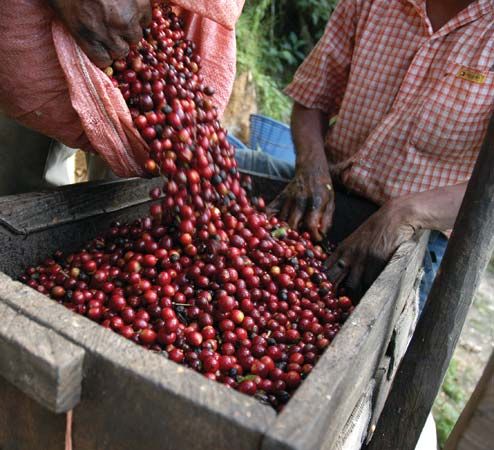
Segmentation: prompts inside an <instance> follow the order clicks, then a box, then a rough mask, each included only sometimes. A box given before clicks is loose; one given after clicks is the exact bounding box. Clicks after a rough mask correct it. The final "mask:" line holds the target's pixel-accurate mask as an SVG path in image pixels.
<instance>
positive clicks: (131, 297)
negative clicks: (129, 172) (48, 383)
mask: <svg viewBox="0 0 494 450" xmlns="http://www.w3.org/2000/svg"><path fill="white" fill-rule="evenodd" d="M106 72H107V74H108V75H109V76H110V77H111V78H112V80H113V83H114V85H115V86H116V87H118V88H119V89H120V90H121V92H122V95H123V97H124V98H125V100H126V102H127V104H128V105H129V109H130V112H131V115H132V118H133V120H134V123H135V126H136V127H137V129H138V130H139V131H140V134H141V135H142V137H143V138H144V139H145V140H146V142H147V143H148V144H149V148H150V153H149V160H148V161H146V163H145V170H146V171H147V172H148V173H149V174H150V175H151V176H161V177H162V179H163V187H162V189H159V188H156V189H153V190H152V191H151V192H150V196H151V199H153V200H154V202H153V204H152V205H151V207H150V214H149V217H144V218H140V219H138V220H136V221H135V222H133V223H129V224H124V223H115V224H113V226H112V227H111V228H110V229H109V230H108V231H107V232H106V233H105V234H104V235H102V236H99V237H97V238H96V239H94V240H93V241H92V242H90V243H88V244H87V245H86V246H85V247H84V248H83V249H82V250H81V251H79V252H77V253H72V254H69V255H65V254H63V253H62V252H60V251H59V252H57V253H56V254H55V255H54V256H53V258H49V259H46V260H45V261H43V262H42V263H41V264H40V265H39V266H37V267H31V268H28V269H27V271H26V272H25V274H24V275H22V276H21V280H22V281H23V282H25V283H27V284H28V285H29V286H31V287H32V288H34V289H37V290H38V291H39V292H41V293H43V294H46V295H48V296H50V297H51V298H53V299H54V300H56V301H58V302H59V303H61V304H63V305H64V306H66V307H67V308H69V309H71V310H73V311H74V312H76V313H78V314H82V315H85V316H86V317H88V318H89V319H91V320H93V321H95V322H98V323H100V324H101V325H102V326H104V327H106V328H109V329H112V330H113V331H115V332H116V333H119V334H120V335H122V336H124V337H125V338H127V339H130V340H132V341H134V342H135V343H137V344H140V345H142V346H144V347H146V348H148V349H150V350H152V351H155V352H158V353H161V354H163V355H164V356H166V357H168V358H169V359H171V360H172V361H175V362H176V363H179V364H183V365H185V366H187V367H190V368H192V369H194V370H196V371H198V372H200V373H203V374H204V375H205V376H206V377H208V378H210V379H211V380H217V381H219V382H221V383H223V384H225V385H227V386H229V387H232V388H234V389H237V390H239V391H240V392H243V393H244V394H248V395H252V396H256V397H257V398H258V399H259V400H261V401H263V402H265V403H267V404H270V405H272V406H273V407H275V408H276V409H278V410H280V409H281V408H282V407H283V405H284V404H286V402H287V401H288V400H289V398H290V396H291V395H292V394H293V392H294V391H295V390H296V389H297V387H298V386H299V385H300V383H301V382H302V380H303V379H304V378H305V377H306V376H307V375H308V374H309V373H310V372H311V370H312V368H313V367H314V365H315V364H316V362H317V360H318V358H319V357H320V355H321V354H322V353H323V351H324V350H325V349H326V347H328V345H329V344H330V343H331V341H332V339H333V338H334V337H335V335H336V334H337V332H338V331H339V329H340V327H341V325H342V323H343V322H344V321H345V319H346V318H347V317H348V316H349V314H350V313H351V312H352V310H353V305H352V302H351V301H350V300H349V299H348V297H345V296H342V297H338V295H337V293H336V292H334V291H333V287H332V285H331V283H330V282H328V280H327V278H326V275H325V273H324V267H323V262H324V261H325V260H326V258H327V254H326V253H325V251H324V250H323V249H322V248H321V247H320V246H317V245H314V244H313V243H312V242H311V241H310V238H309V235H308V234H307V233H299V232H297V231H294V230H291V229H289V228H288V227H287V226H286V225H285V224H283V223H280V222H279V221H278V219H276V217H269V216H268V215H267V214H266V213H265V212H263V211H264V202H263V200H262V198H256V199H250V198H249V193H250V191H251V189H252V186H251V180H250V179H248V178H247V179H242V178H241V176H240V174H239V172H238V170H237V164H236V161H235V157H234V156H235V154H234V149H233V148H232V147H231V146H230V145H229V143H228V140H227V136H226V132H225V131H224V130H223V129H222V128H221V126H220V124H219V122H218V120H217V112H216V109H215V107H214V105H213V101H212V96H213V92H212V90H211V89H209V88H208V87H205V86H204V80H203V77H202V76H201V59H200V57H199V56H198V55H197V54H196V52H195V45H194V43H193V42H190V41H188V40H186V39H185V33H184V29H183V24H182V22H181V20H180V19H179V18H178V17H177V16H176V15H175V14H174V13H173V12H172V10H171V9H170V8H169V7H168V6H167V5H165V4H163V3H162V2H157V3H155V4H154V7H153V22H152V24H151V26H150V27H149V28H148V29H146V30H144V38H143V39H142V41H141V42H140V43H139V44H138V45H137V46H135V48H133V49H132V50H131V52H130V54H129V56H128V57H127V59H126V60H119V61H116V62H115V63H114V64H113V67H112V68H109V69H108V70H107V71H106Z"/></svg>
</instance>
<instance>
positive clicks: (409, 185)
mask: <svg viewBox="0 0 494 450" xmlns="http://www.w3.org/2000/svg"><path fill="white" fill-rule="evenodd" d="M493 70H494V1H493V0H477V1H476V2H474V3H472V4H471V5H470V6H469V7H468V8H467V9H465V10H463V11H462V12H461V13H459V14H458V15H457V16H456V17H455V18H454V19H452V20H451V21H450V22H449V23H447V24H446V25H445V26H443V27H442V28H441V29H440V30H438V31H436V32H434V31H433V29H432V26H431V23H430V21H429V19H428V17H427V13H426V8H425V0H341V1H340V3H339V5H338V6H337V8H336V10H335V12H334V14H333V15H332V17H331V20H330V21H329V23H328V25H327V28H326V32H325V34H324V36H323V37H322V39H321V40H320V41H319V43H318V44H317V46H316V47H315V48H314V50H313V51H312V53H311V54H310V55H309V57H308V58H307V60H306V61H305V62H304V63H303V64H302V65H301V66H300V68H299V69H298V71H297V73H296V74H295V77H294V80H293V82H292V83H291V84H290V85H289V86H288V88H287V89H286V93H287V94H288V95H290V96H291V97H292V98H293V99H294V100H295V101H296V102H298V103H300V104H302V105H304V106H306V107H308V108H316V109H320V110H322V111H324V112H326V113H328V114H329V115H330V116H333V115H336V114H337V115H338V119H337V121H336V124H335V125H334V126H332V127H331V128H330V130H329V132H328V135H327V138H326V150H327V156H328V160H329V163H330V167H331V172H332V175H333V176H334V177H337V178H338V179H339V180H340V181H341V183H342V184H343V185H344V186H346V187H347V188H348V189H350V190H352V191H354V192H356V193H358V194H360V195H362V196H364V197H366V198H368V199H370V200H372V201H374V202H376V203H379V204H382V203H384V202H385V201H386V200H388V199H389V198H393V197H399V196H401V195H404V194H407V193H412V192H422V191H427V190H431V189H434V188H438V187H442V186H448V185H454V184H458V183H460V182H464V181H466V180H468V179H469V177H470V175H471V172H472V170H473V166H474V164H475V161H476V158H477V156H478V153H479V150H480V147H481V145H482V141H483V137H484V135H485V132H486V130H487V125H488V122H489V118H490V115H491V113H492V112H493V109H494V108H493V107H494V103H493V101H494V71H493Z"/></svg>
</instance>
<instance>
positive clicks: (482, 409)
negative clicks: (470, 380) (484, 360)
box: [444, 353, 494, 450]
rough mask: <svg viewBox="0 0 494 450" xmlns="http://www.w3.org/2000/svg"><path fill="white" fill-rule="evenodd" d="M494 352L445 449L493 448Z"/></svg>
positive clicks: (472, 449) (475, 449)
mask: <svg viewBox="0 0 494 450" xmlns="http://www.w3.org/2000/svg"><path fill="white" fill-rule="evenodd" d="M493 424H494V353H493V354H492V355H491V358H490V360H489V362H488V364H487V366H486V368H485V370H484V373H483V374H482V378H481V379H480V381H479V383H478V385H477V387H476V388H475V391H474V392H473V394H472V397H471V398H470V400H469V401H468V403H467V405H466V406H465V409H464V410H463V412H462V413H461V416H460V418H459V419H458V422H457V423H456V425H455V427H454V429H453V431H452V433H451V435H450V436H449V438H448V440H447V442H446V444H445V445H444V450H491V449H492V448H493V447H494V427H493V426H492V425H493Z"/></svg>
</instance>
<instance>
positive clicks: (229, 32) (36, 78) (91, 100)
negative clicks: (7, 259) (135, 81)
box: [0, 0, 243, 177]
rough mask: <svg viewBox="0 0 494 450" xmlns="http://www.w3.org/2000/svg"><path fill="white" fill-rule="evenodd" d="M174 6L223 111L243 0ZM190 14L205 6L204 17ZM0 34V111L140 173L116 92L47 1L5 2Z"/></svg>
mask: <svg viewBox="0 0 494 450" xmlns="http://www.w3.org/2000/svg"><path fill="white" fill-rule="evenodd" d="M174 3H175V4H177V6H179V7H180V8H179V9H178V12H179V13H181V14H184V19H185V21H186V23H187V25H188V30H187V31H188V37H189V38H193V39H194V40H195V41H196V42H197V45H198V48H199V51H200V54H201V56H202V58H203V61H204V63H203V68H204V69H203V71H204V75H205V79H206V82H207V83H208V84H210V85H211V86H212V87H213V88H215V89H216V91H217V104H218V108H219V109H220V112H221V111H223V109H224V107H225V106H226V101H227V100H228V97H229V95H230V91H231V86H232V84H233V79H234V76H235V63H234V61H235V38H234V31H233V25H234V23H235V20H236V19H237V18H238V15H239V14H240V11H241V7H242V4H243V1H242V0H236V1H227V0H210V1H202V2H192V1H188V0H177V1H175V2H174ZM227 3H228V5H230V7H231V6H234V7H233V8H231V9H229V10H228V13H225V11H226V10H224V9H223V8H221V5H223V6H225V5H226V4H227ZM196 4H200V5H196ZM183 7H185V8H189V10H185V9H183ZM195 11H198V12H202V13H205V12H206V11H207V14H208V18H206V17H202V16H201V17H198V16H197V15H196V14H195ZM225 17H227V19H225ZM214 20H217V21H220V22H221V24H220V23H217V22H215V21H214ZM0 36H1V37H2V40H1V41H0V62H1V64H0V112H2V113H4V114H6V115H8V116H10V117H12V118H14V119H16V120H17V121H18V122H20V123H21V124H23V125H25V126H27V127H29V128H31V129H34V130H36V131H38V132H40V133H43V134H46V135H48V136H51V137H53V138H54V139H57V140H58V141H60V142H62V143H64V144H66V145H67V146H69V147H73V148H81V149H83V150H86V151H95V152H97V153H98V154H99V155H100V156H101V157H102V158H103V159H104V160H105V161H106V162H107V163H108V165H109V166H110V167H111V168H112V170H113V171H114V172H115V173H116V174H117V175H119V176H121V177H128V176H135V175H137V176H142V175H144V173H143V170H142V168H141V167H142V164H143V162H144V161H145V159H146V155H147V153H148V146H147V144H146V143H145V142H144V140H143V139H142V138H141V137H140V135H139V133H138V132H137V130H136V129H135V127H134V125H133V123H132V119H131V117H130V113H129V110H128V108H127V105H126V103H125V101H124V99H123V97H122V95H121V94H120V91H119V90H118V89H116V88H115V87H113V85H112V83H111V81H110V80H109V78H108V77H107V76H106V75H105V74H104V73H103V72H102V71H101V70H100V69H98V68H97V67H96V66H95V65H94V64H92V62H91V61H90V60H89V58H88V57H87V56H86V55H85V54H84V53H83V52H82V51H81V49H80V48H79V46H78V45H77V43H76V41H75V40H74V38H73V37H72V36H71V34H70V33H68V31H67V30H66V28H65V27H64V25H63V24H62V23H61V22H60V21H58V20H57V18H56V17H55V15H54V13H53V11H52V10H51V9H50V8H49V7H48V6H47V2H46V0H8V1H5V2H4V8H2V14H1V15H0ZM222 58H224V61H223V64H221V63H220V62H219V61H221V59H222ZM218 100H219V102H218Z"/></svg>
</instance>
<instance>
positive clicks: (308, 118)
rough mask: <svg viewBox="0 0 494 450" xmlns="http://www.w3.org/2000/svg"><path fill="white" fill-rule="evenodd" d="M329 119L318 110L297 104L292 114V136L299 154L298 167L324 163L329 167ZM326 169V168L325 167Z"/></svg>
mask: <svg viewBox="0 0 494 450" xmlns="http://www.w3.org/2000/svg"><path fill="white" fill-rule="evenodd" d="M328 121H329V118H328V116H327V114H325V113H323V112H322V111H320V110H318V109H309V108H306V107H304V106H302V105H300V104H299V103H295V105H294V106H293V112H292V123H291V126H292V134H293V140H294V144H295V148H296V152H297V167H298V166H306V165H307V164H309V165H313V166H314V167H315V166H316V164H320V163H323V166H324V165H327V160H326V154H325V151H324V137H325V135H326V132H327V130H328ZM324 168H325V167H324Z"/></svg>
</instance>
